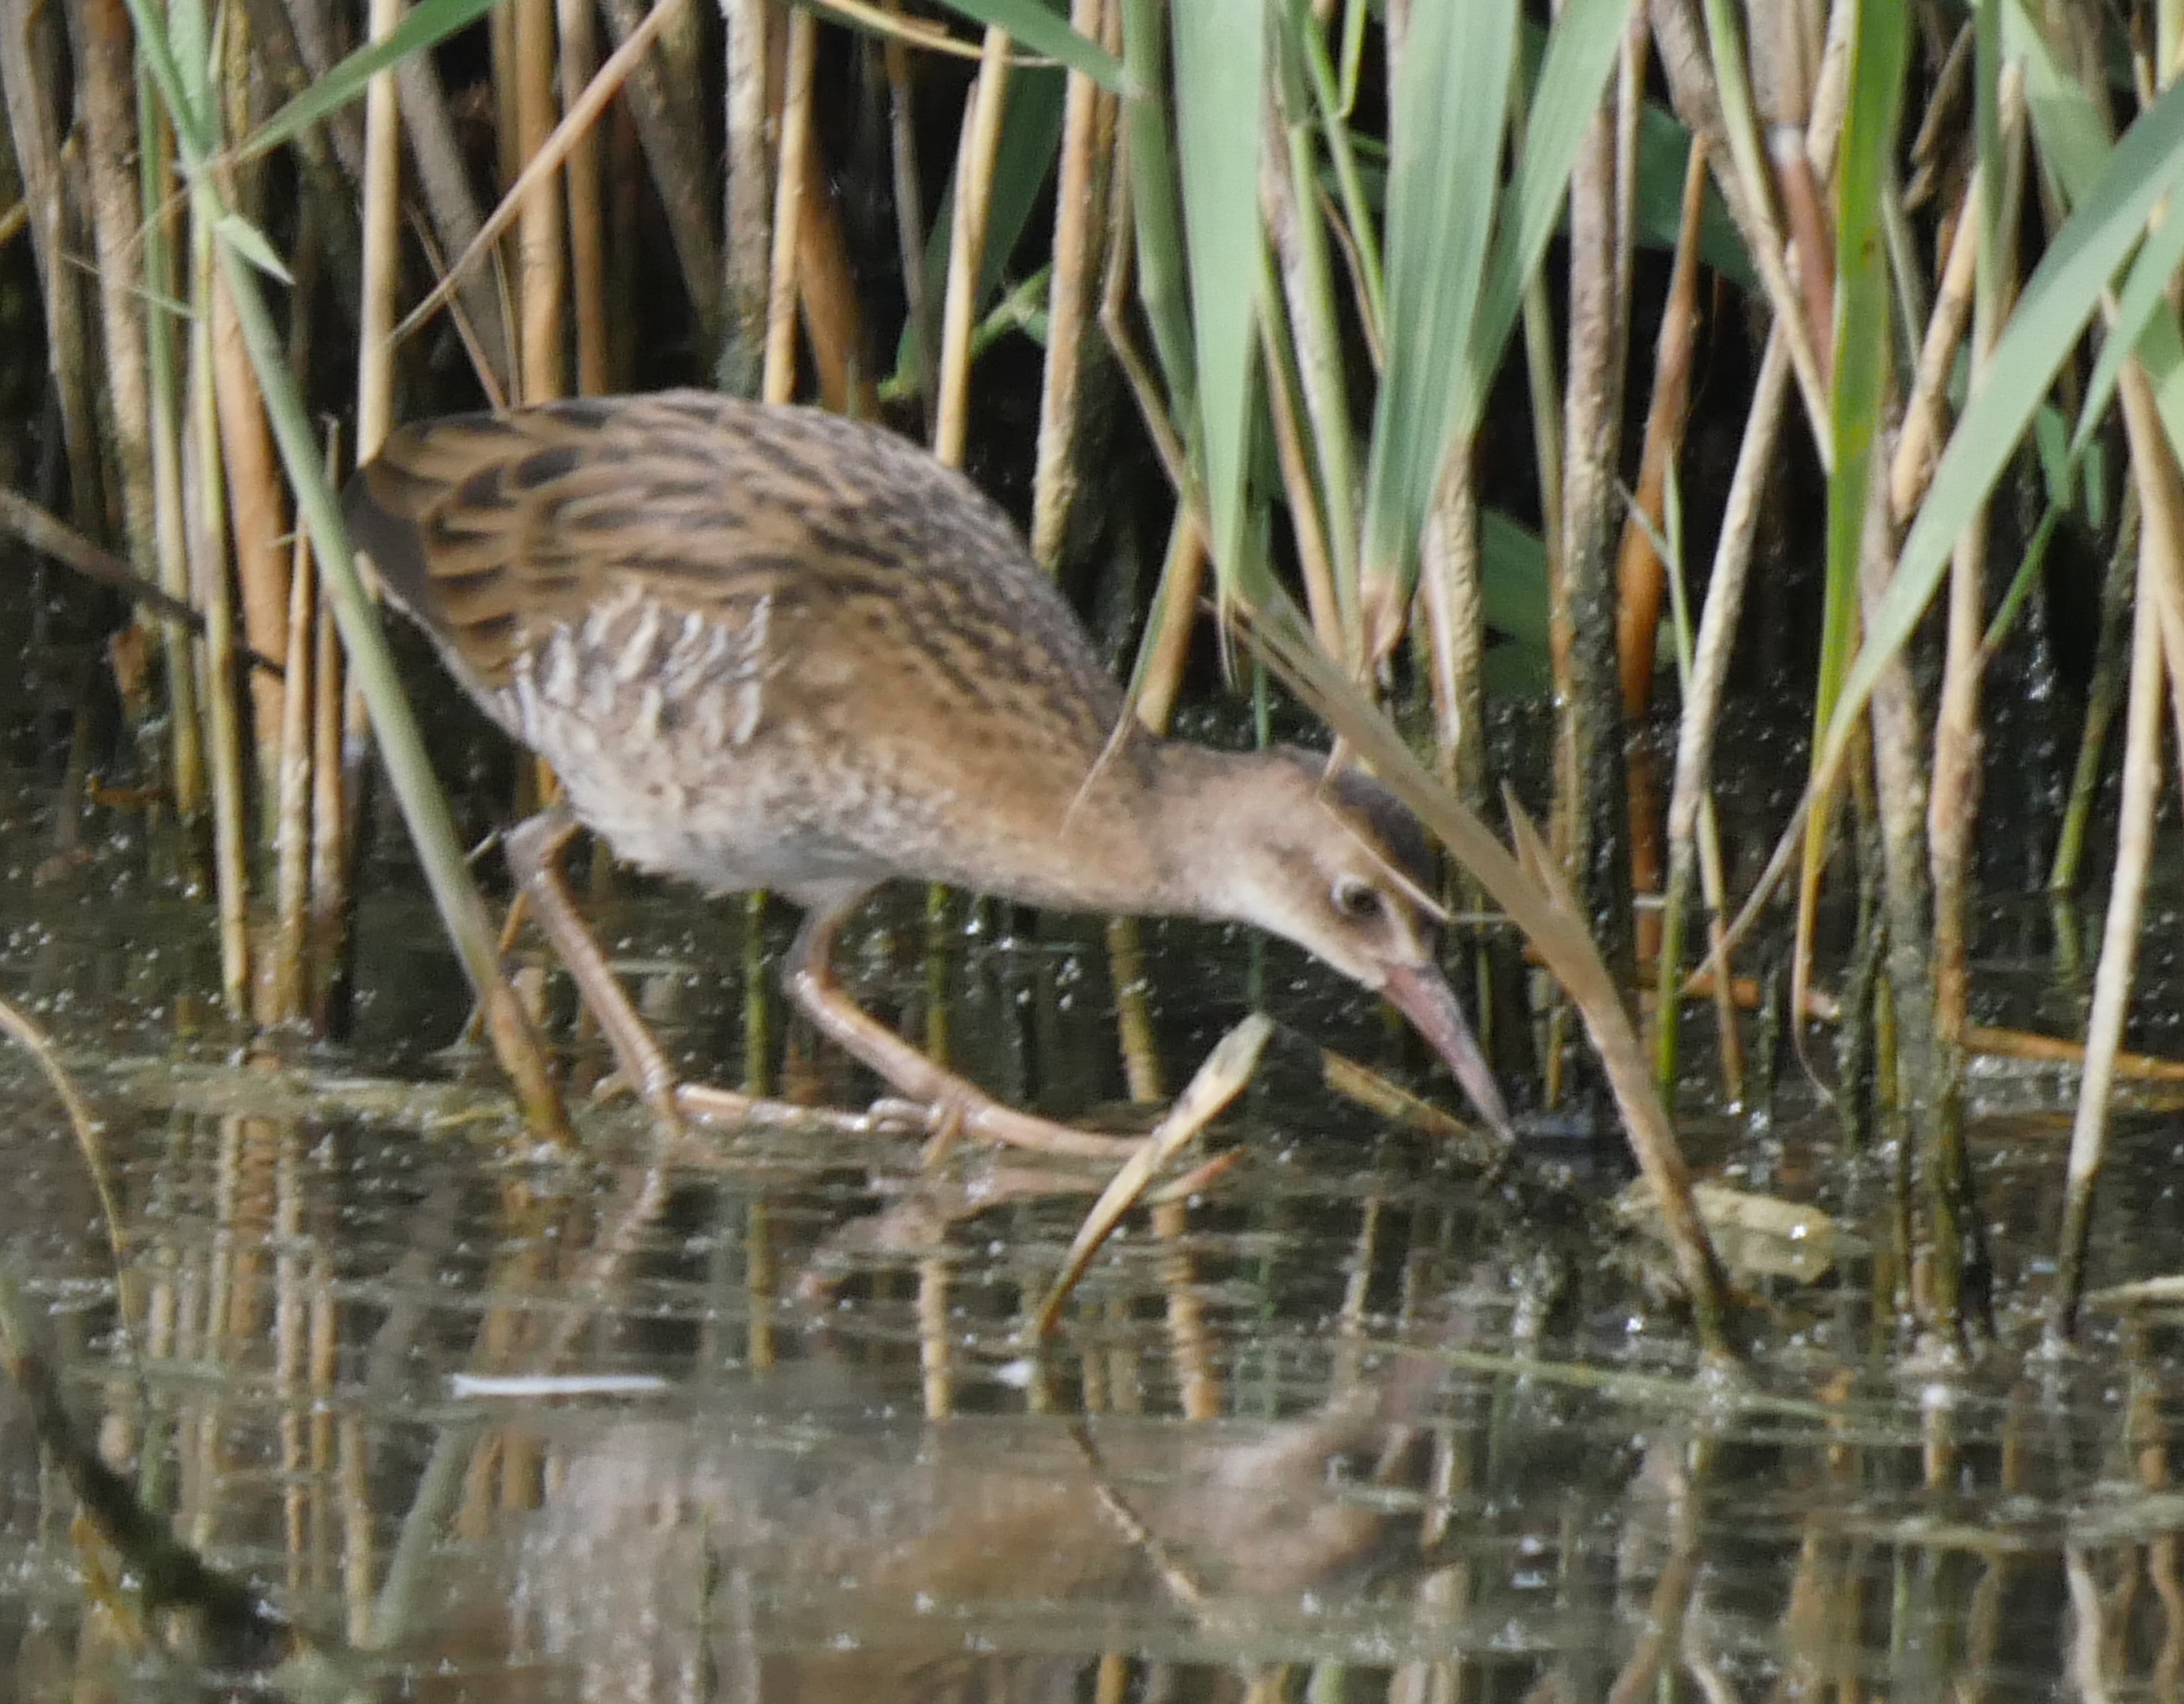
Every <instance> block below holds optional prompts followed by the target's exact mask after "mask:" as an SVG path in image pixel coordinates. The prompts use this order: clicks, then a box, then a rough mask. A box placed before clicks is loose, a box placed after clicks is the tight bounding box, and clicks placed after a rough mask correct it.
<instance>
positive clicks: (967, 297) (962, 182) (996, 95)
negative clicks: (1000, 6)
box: [933, 27, 1009, 467]
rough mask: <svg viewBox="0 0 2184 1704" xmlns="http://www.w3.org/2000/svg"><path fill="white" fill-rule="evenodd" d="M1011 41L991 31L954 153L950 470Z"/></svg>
mask: <svg viewBox="0 0 2184 1704" xmlns="http://www.w3.org/2000/svg"><path fill="white" fill-rule="evenodd" d="M1008 88H1009V38H1008V36H1007V34H1006V32H1005V31H1000V30H997V29H993V28H990V27H989V29H988V30H987V31H986V35H985V42H984V46H983V51H982V52H981V53H980V54H979V56H978V78H977V81H974V82H973V83H972V85H971V93H970V97H969V99H968V100H967V102H966V103H965V104H964V109H963V139H962V142H961V146H960V147H959V148H958V149H957V152H956V222H955V224H954V226H952V227H951V228H950V231H949V233H948V294H947V297H946V298H945V300H944V303H943V304H942V307H941V315H940V372H939V398H938V399H937V400H938V406H937V407H936V409H935V410H934V417H933V454H934V455H936V456H938V457H939V459H941V460H942V461H944V462H945V463H946V464H947V465H949V466H950V467H960V466H961V465H962V463H963V448H964V441H965V439H966V437H967V435H968V433H969V430H970V420H971V333H972V316H973V315H975V314H976V313H977V311H978V275H979V273H980V271H981V270H983V265H984V261H985V254H986V220H987V215H988V214H989V212H990V211H991V210H992V197H993V188H994V166H995V161H996V160H997V159H998V158H999V156H1000V143H1001V114H1002V112H1003V110H1004V108H1005V105H1006V102H1007V99H1008Z"/></svg>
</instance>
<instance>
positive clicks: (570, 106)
mask: <svg viewBox="0 0 2184 1704" xmlns="http://www.w3.org/2000/svg"><path fill="white" fill-rule="evenodd" d="M554 22H555V25H556V28H557V31H558V33H559V34H560V41H561V55H560V66H561V108H562V110H563V111H565V112H569V111H573V110H574V109H575V108H576V105H577V102H578V101H579V100H581V99H582V97H583V93H584V85H585V84H586V83H588V82H589V81H591V77H592V73H593V72H594V71H596V70H598V69H599V31H598V19H597V18H596V16H595V14H594V13H593V8H592V5H591V0H557V4H556V6H555V8H554ZM563 170H564V173H565V175H566V177H567V179H568V190H567V195H568V203H569V276H570V281H571V299H572V303H573V305H574V309H575V312H574V316H573V317H574V320H575V325H576V334H577V364H576V366H577V371H576V380H577V395H578V396H583V397H595V396H601V395H604V393H606V392H608V391H609V390H611V389H612V388H613V382H612V381H611V379H610V376H609V373H610V368H609V366H608V364H607V298H606V292H607V273H606V236H605V227H604V214H603V212H602V209H601V208H600V205H599V131H597V129H596V128H594V129H593V130H591V131H587V132H586V133H585V134H584V135H583V136H582V137H580V138H579V139H578V140H577V142H576V143H575V145H574V146H573V147H571V148H570V150H569V159H568V164H566V166H565V167H564V168H563Z"/></svg>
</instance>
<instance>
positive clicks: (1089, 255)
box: [889, 0, 1114, 574]
mask: <svg viewBox="0 0 2184 1704" xmlns="http://www.w3.org/2000/svg"><path fill="white" fill-rule="evenodd" d="M1107 9H1108V8H1107V7H1106V3H1105V0H1072V3H1071V5H1070V8H1069V22H1070V27H1071V28H1073V30H1075V31H1077V33H1078V35H1080V36H1084V37H1085V38H1086V39H1087V40H1089V41H1094V42H1096V41H1098V40H1099V39H1100V35H1101V31H1102V30H1103V29H1104V27H1105V22H1106V14H1107ZM889 53H891V54H892V55H897V56H899V55H900V49H899V48H893V47H891V48H890V49H889ZM891 64H892V61H891ZM889 95H890V102H891V104H894V105H895V106H897V107H900V106H901V105H903V104H905V102H903V101H900V100H898V99H897V98H896V97H895V95H894V72H893V70H892V69H890V70H889ZM1113 110H1114V102H1113V99H1112V97H1109V96H1106V95H1104V94H1102V93H1101V92H1100V86H1099V85H1098V84H1096V83H1095V82H1094V81H1092V80H1091V79H1090V78H1089V77H1087V76H1084V75H1079V74H1078V73H1077V72H1075V71H1072V72H1070V73H1069V83H1068V91H1067V97H1066V99H1065V104H1064V107H1063V110H1062V120H1061V170H1060V175H1059V176H1058V177H1057V179H1056V185H1055V194H1054V247H1053V251H1052V252H1053V256H1054V264H1053V268H1052V270H1051V271H1050V273H1049V274H1048V284H1047V296H1046V364H1045V373H1044V374H1043V376H1042V379H1041V383H1040V387H1039V454H1038V460H1037V464H1036V465H1035V467H1034V472H1033V475H1032V504H1031V554H1032V560H1034V562H1036V563H1038V564H1039V566H1040V567H1042V568H1044V569H1045V571H1047V572H1048V573H1049V574H1053V573H1056V572H1058V571H1060V569H1061V550H1062V545H1063V543H1064V542H1065V539H1066V535H1067V529H1068V526H1069V513H1070V510H1071V508H1072V506H1073V504H1075V502H1076V498H1077V465H1076V454H1075V452H1076V444H1077V427H1078V411H1079V409H1080V407H1081V398H1080V392H1081V390H1082V387H1083V383H1084V334H1085V331H1086V328H1087V326H1088V324H1089V320H1090V318H1091V314H1092V305H1093V303H1094V300H1095V292H1096V289H1097V277H1098V274H1097V270H1096V269H1097V267H1098V264H1099V259H1100V237H1101V235H1102V230H1101V224H1100V209H1101V207H1102V205H1103V204H1104V203H1105V200H1106V197H1105V194H1104V185H1103V184H1102V182H1101V177H1102V169H1103V167H1104V164H1105V163H1106V160H1107V159H1108V158H1109V150H1108V149H1107V148H1103V147H1101V145H1100V142H1101V136H1100V132H1101V131H1103V130H1104V131H1112V127H1113V122H1114V120H1113V117H1112V114H1113ZM915 207H916V203H911V208H912V209H915ZM900 210H901V209H900V203H898V211H899V212H900Z"/></svg>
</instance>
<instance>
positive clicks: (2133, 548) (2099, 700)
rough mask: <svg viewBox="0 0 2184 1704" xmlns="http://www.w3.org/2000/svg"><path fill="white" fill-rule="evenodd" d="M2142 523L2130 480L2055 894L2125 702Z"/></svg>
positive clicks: (2068, 882) (2079, 848)
mask: <svg viewBox="0 0 2184 1704" xmlns="http://www.w3.org/2000/svg"><path fill="white" fill-rule="evenodd" d="M2138 529H2139V507H2138V493H2137V489H2136V488H2135V487H2129V486H2126V487H2125V489H2124V500H2123V519H2122V523H2121V525H2120V526H2119V528H2118V529H2117V533H2116V546H2115V549H2114V551H2113V552H2112V553H2111V554H2110V555H2109V570H2108V573H2107V575H2106V576H2105V577H2104V578H2103V581H2102V583H2101V625H2100V632H2099V634H2098V637H2097V638H2095V640H2094V641H2093V677H2092V682H2091V683H2090V684H2089V685H2088V686H2087V688H2086V720H2085V723H2084V726H2083V727H2082V729H2081V732H2080V733H2079V737H2078V759H2077V763H2076V765H2075V767H2074V768H2073V770H2072V771H2071V776H2070V803H2069V805H2067V806H2066V807H2065V808H2064V813H2063V827H2062V832H2061V833H2059V834H2058V835H2057V837H2056V841H2055V861H2054V863H2053V866H2051V867H2050V868H2049V870H2048V892H2049V893H2050V894H2058V895H2061V894H2072V893H2075V892H2076V891H2077V887H2078V868H2079V866H2080V865H2081V863H2082V862H2083V861H2084V859H2085V854H2086V829H2087V826H2088V825H2089V824H2090V823H2091V822H2092V814H2093V805H2094V801H2095V800H2096V799H2098V796H2099V794H2100V786H2101V754H2102V752H2103V750H2104V749H2106V747H2107V745H2108V738H2109V725H2110V724H2111V723H2112V722H2113V721H2114V720H2115V713H2116V711H2117V710H2120V709H2121V708H2122V706H2123V699H2124V685H2125V681H2126V677H2127V675H2128V671H2129V660H2130V657H2131V642H2130V637H2129V635H2130V632H2131V627H2130V623H2131V588H2132V584H2133V582H2134V580H2135V578H2136V576H2137V562H2138ZM2064 933H2069V932H2064Z"/></svg>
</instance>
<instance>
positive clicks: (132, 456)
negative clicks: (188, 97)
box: [70, 0, 159, 575]
mask: <svg viewBox="0 0 2184 1704" xmlns="http://www.w3.org/2000/svg"><path fill="white" fill-rule="evenodd" d="M70 21H71V22H72V23H73V24H74V25H75V51H76V60H77V87H78V89H79V90H80V94H79V97H78V100H79V108H80V110H81V113H82V114H83V117H84V120H85V131H86V140H87V142H88V144H89V146H88V148H87V150H86V164H87V166H88V168H89V175H90V179H91V210H92V235H93V238H94V241H95V243H96V251H97V256H98V303H99V319H100V328H101V331H102V333H103V343H104V349H103V357H104V364H103V372H104V374H105V378H106V394H107V399H108V403H109V409H110V413H111V415H112V419H113V424H114V449H115V458H114V459H115V463H116V467H117V471H118V473H119V484H120V493H121V515H122V526H123V536H124V537H125V538H126V539H127V541H128V554H129V560H130V562H131V565H132V566H134V567H135V568H136V571H137V572H138V573H140V574H144V575H150V574H152V573H153V571H154V565H155V564H156V563H157V562H158V560H159V548H158V545H157V543H156V541H155V539H154V537H153V533H154V530H155V528H154V520H153V516H154V513H155V510H156V508H157V502H156V499H155V498H154V495H153V481H152V408H151V398H150V397H149V395H148V389H147V387H148V382H149V380H148V355H147V354H146V350H145V337H144V320H143V317H142V303H140V302H139V301H138V300H137V298H136V294H135V292H134V289H133V288H132V287H133V286H134V285H136V283H138V282H139V281H141V274H142V269H141V268H140V266H139V265H138V264H137V261H136V229H137V221H138V219H139V217H140V211H139V209H140V203H141V199H142V198H141V195H140V192H139V187H138V184H137V182H136V175H135V174H134V173H133V172H132V170H131V166H130V160H129V156H130V154H131V151H132V150H133V149H135V148H136V146H137V139H136V89H135V84H136V66H135V62H134V58H133V57H132V54H131V39H132V38H131V31H130V28H129V13H128V9H127V8H126V7H125V5H124V4H123V3H122V0H75V4H74V5H72V6H71V7H70Z"/></svg>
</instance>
